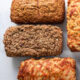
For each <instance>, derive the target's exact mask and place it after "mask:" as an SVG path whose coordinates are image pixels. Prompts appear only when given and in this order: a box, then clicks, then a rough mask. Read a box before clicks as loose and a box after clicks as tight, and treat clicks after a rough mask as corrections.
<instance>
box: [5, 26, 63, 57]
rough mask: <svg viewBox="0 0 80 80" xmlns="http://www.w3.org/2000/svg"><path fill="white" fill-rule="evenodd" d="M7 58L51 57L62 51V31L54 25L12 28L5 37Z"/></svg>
mask: <svg viewBox="0 0 80 80" xmlns="http://www.w3.org/2000/svg"><path fill="white" fill-rule="evenodd" d="M4 44H5V50H6V53H7V56H37V57H39V56H51V55H58V54H60V53H61V51H62V31H61V29H60V28H59V27H56V26H52V25H36V26H35V25H22V26H16V27H10V28H9V29H8V30H7V31H6V33H5V35H4Z"/></svg>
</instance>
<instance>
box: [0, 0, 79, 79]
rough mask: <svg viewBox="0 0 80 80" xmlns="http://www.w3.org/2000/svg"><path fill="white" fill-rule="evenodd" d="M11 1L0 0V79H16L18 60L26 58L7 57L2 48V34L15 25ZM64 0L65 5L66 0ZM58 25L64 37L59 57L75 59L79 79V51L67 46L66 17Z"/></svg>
mask: <svg viewBox="0 0 80 80" xmlns="http://www.w3.org/2000/svg"><path fill="white" fill-rule="evenodd" d="M11 2H12V0H0V80H17V73H18V69H19V65H20V62H21V61H23V60H25V59H27V57H25V58H24V57H17V58H10V57H7V56H6V53H5V50H4V45H3V35H4V33H5V31H6V29H7V28H8V27H10V26H13V25H16V24H15V23H13V22H11V20H10V7H11ZM65 2H66V4H65V5H66V6H67V0H65ZM65 12H66V11H65ZM65 15H66V14H65ZM53 25H57V24H53ZM58 26H60V27H61V28H62V30H63V38H64V42H63V52H62V54H61V55H60V56H59V57H72V58H74V59H75V60H76V73H77V74H76V76H77V80H80V52H78V53H73V52H71V51H70V50H69V49H68V47H67V43H66V42H67V33H66V18H65V21H64V23H62V24H58Z"/></svg>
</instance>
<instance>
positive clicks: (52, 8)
mask: <svg viewBox="0 0 80 80" xmlns="http://www.w3.org/2000/svg"><path fill="white" fill-rule="evenodd" d="M64 12H65V4H64V0H13V2H12V6H11V20H12V21H13V22H16V23H55V22H62V21H63V20H64Z"/></svg>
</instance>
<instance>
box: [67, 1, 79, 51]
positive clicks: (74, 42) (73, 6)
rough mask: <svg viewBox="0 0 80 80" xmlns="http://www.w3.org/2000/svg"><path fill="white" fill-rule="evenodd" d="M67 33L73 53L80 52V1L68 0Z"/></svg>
mask: <svg viewBox="0 0 80 80" xmlns="http://www.w3.org/2000/svg"><path fill="white" fill-rule="evenodd" d="M67 33H68V46H69V48H70V49H71V51H80V0H68V10H67Z"/></svg>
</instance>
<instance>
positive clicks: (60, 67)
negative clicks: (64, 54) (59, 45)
mask: <svg viewBox="0 0 80 80" xmlns="http://www.w3.org/2000/svg"><path fill="white" fill-rule="evenodd" d="M75 65H76V63H75V60H74V59H72V58H69V57H68V58H57V57H56V58H50V59H39V60H35V59H29V60H25V61H23V62H21V65H20V69H19V73H18V80H76V68H75Z"/></svg>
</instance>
